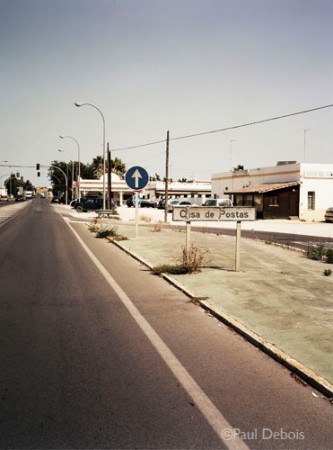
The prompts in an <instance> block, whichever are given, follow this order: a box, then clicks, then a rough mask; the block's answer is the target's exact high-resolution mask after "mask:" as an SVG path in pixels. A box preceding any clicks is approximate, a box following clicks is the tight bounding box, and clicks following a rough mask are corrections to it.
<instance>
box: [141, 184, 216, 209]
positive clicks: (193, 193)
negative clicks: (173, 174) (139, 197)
mask: <svg viewBox="0 0 333 450" xmlns="http://www.w3.org/2000/svg"><path fill="white" fill-rule="evenodd" d="M211 195H212V183H211V182H210V181H207V180H193V181H187V182H185V183H181V182H179V181H177V182H170V183H168V198H192V199H193V204H198V205H201V204H202V203H203V202H204V201H205V198H209V197H211ZM143 196H144V197H145V198H148V199H151V200H157V199H158V198H164V197H165V183H164V181H151V182H150V183H149V184H148V185H147V187H146V188H145V190H144V192H143Z"/></svg>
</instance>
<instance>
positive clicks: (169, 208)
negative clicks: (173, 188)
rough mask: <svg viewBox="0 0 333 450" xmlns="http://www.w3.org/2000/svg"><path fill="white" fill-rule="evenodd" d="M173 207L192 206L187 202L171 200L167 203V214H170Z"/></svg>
mask: <svg viewBox="0 0 333 450" xmlns="http://www.w3.org/2000/svg"><path fill="white" fill-rule="evenodd" d="M175 206H192V203H191V202H190V201H189V200H176V199H174V200H171V201H169V202H168V212H171V211H172V210H173V208H174V207H175Z"/></svg>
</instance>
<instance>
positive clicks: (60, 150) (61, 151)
mask: <svg viewBox="0 0 333 450" xmlns="http://www.w3.org/2000/svg"><path fill="white" fill-rule="evenodd" d="M58 152H60V153H63V152H64V150H62V149H61V148H58ZM66 175H67V185H68V164H67V163H66ZM73 176H74V163H73V161H72V180H73V179H74V178H73ZM67 192H69V190H68V186H67ZM67 199H68V194H67ZM72 200H74V197H73V188H72ZM66 205H67V200H66Z"/></svg>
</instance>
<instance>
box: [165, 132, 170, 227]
mask: <svg viewBox="0 0 333 450" xmlns="http://www.w3.org/2000/svg"><path fill="white" fill-rule="evenodd" d="M168 192H169V130H168V131H167V139H166V158H165V191H164V199H165V205H164V222H165V223H167V221H168Z"/></svg>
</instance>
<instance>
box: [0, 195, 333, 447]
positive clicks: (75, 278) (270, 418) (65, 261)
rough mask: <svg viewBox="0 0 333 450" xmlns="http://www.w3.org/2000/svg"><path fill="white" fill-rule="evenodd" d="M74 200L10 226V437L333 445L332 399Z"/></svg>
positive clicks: (6, 309) (52, 441) (6, 420)
mask: <svg viewBox="0 0 333 450" xmlns="http://www.w3.org/2000/svg"><path fill="white" fill-rule="evenodd" d="M60 211H62V209H61V207H58V205H51V204H50V203H49V202H48V201H47V200H43V199H35V200H32V201H31V202H29V204H28V205H27V206H26V207H24V208H22V209H20V210H19V211H18V212H17V214H16V215H15V216H13V217H12V218H11V219H10V220H9V221H7V222H4V223H3V224H2V225H1V227H0V252H1V253H0V254H1V300H0V343H1V344H0V351H1V371H0V448H1V449H35V448H38V449H51V448H52V449H102V448H103V449H132V448H137V449H148V448H154V449H155V448H156V449H196V448H197V449H206V448H207V449H218V448H230V449H231V448H235V449H242V448H256V449H258V448H259V449H266V448H274V449H275V448H276V449H285V448H289V449H294V448H295V449H296V448H297V449H304V448H307V449H311V448H313V449H329V448H332V442H333V430H332V419H333V410H332V405H331V404H330V402H329V401H328V399H324V398H322V397H321V396H320V394H318V393H317V392H315V391H314V390H313V389H311V388H310V387H308V386H304V385H303V384H302V383H300V382H298V380H297V379H295V378H294V377H292V376H291V374H290V373H289V372H288V371H287V370H286V369H284V368H283V367H281V366H279V365H278V364H277V363H276V362H274V361H272V360H271V359H269V357H267V356H266V355H264V354H262V353H261V352H260V351H259V350H258V349H256V348H254V347H252V346H251V345H250V344H249V343H247V342H246V341H244V340H243V339H242V338H241V337H240V336H238V335H236V334H235V333H233V332H232V331H230V330H229V329H228V328H227V327H225V326H223V325H221V324H220V323H219V322H217V321H216V320H215V319H213V318H212V317H210V316H209V315H207V314H206V313H204V312H203V311H202V310H201V309H200V308H199V307H197V306H195V305H193V304H191V303H189V302H188V299H187V297H185V296H184V295H183V294H182V293H180V292H179V291H177V290H175V289H174V288H173V287H171V286H169V285H168V284H166V282H165V281H164V280H163V279H160V278H158V277H156V276H153V275H152V274H151V273H150V272H149V271H147V270H146V269H145V268H144V267H143V266H141V265H140V264H139V263H138V262H136V261H134V260H132V259H131V258H129V257H128V256H127V255H125V254H123V253H122V252H121V251H120V250H119V249H117V248H115V247H114V246H112V245H111V244H108V243H107V241H105V240H101V239H96V238H95V237H94V235H93V234H92V233H89V231H88V230H87V227H86V226H85V225H83V224H82V222H81V223H76V222H75V220H74V219H73V218H69V217H67V218H66V217H65V218H64V217H62V216H61V213H60Z"/></svg>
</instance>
